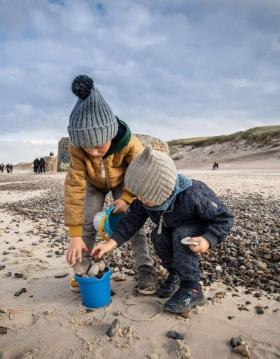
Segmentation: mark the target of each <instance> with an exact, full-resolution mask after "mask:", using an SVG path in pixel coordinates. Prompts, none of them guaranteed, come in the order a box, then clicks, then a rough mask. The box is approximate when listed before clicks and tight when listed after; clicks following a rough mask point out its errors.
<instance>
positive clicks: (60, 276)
mask: <svg viewBox="0 0 280 359" xmlns="http://www.w3.org/2000/svg"><path fill="white" fill-rule="evenodd" d="M68 275H69V273H58V274H55V276H54V277H55V278H65V277H67V276H68Z"/></svg>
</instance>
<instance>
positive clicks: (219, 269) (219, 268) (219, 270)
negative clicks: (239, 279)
mask: <svg viewBox="0 0 280 359" xmlns="http://www.w3.org/2000/svg"><path fill="white" fill-rule="evenodd" d="M215 269H216V271H217V272H221V271H222V270H223V269H222V266H220V265H219V264H217V265H216V267H215Z"/></svg>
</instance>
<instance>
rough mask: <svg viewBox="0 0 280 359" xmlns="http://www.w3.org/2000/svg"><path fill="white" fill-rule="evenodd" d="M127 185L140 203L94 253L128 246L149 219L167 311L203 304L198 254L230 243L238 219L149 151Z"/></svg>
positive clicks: (133, 168)
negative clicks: (162, 275)
mask: <svg viewBox="0 0 280 359" xmlns="http://www.w3.org/2000/svg"><path fill="white" fill-rule="evenodd" d="M125 187H126V188H127V190H129V191H130V192H132V193H135V194H136V195H137V196H138V199H135V200H134V201H133V202H132V204H131V205H130V207H129V209H128V211H127V212H126V215H125V217H124V218H123V219H122V220H121V221H120V223H119V224H118V226H117V228H116V229H115V231H114V233H113V234H112V236H111V239H110V240H109V241H107V242H106V243H104V244H98V245H97V246H95V247H94V248H93V250H92V252H91V254H92V255H94V256H95V257H97V259H101V258H102V257H103V256H104V255H105V254H107V253H110V252H111V251H113V250H114V249H115V248H117V247H119V246H121V245H122V244H124V243H125V242H127V241H128V240H129V239H130V238H131V237H132V236H133V235H134V233H135V232H136V231H137V230H138V229H139V228H141V227H142V226H143V225H144V223H145V222H146V220H147V219H148V218H150V219H151V220H152V222H153V223H155V224H156V228H154V229H153V231H152V233H151V240H152V243H153V245H154V247H155V251H156V253H157V255H158V256H159V257H160V259H161V261H162V265H163V266H164V268H165V269H166V270H167V271H168V277H167V279H165V280H164V281H163V282H161V283H160V285H159V287H158V290H157V294H158V296H159V297H161V298H164V297H170V296H171V298H170V299H169V300H167V302H165V304H164V306H163V308H164V310H166V311H168V312H171V313H177V314H180V313H184V312H187V311H188V310H190V309H191V308H193V307H195V306H197V305H202V304H204V303H205V298H204V295H203V292H202V289H201V287H200V284H199V280H200V270H199V254H200V253H205V252H207V251H208V249H209V248H213V247H214V246H216V245H218V244H220V243H222V242H223V241H224V240H225V238H226V237H227V235H228V234H229V233H230V229H231V227H232V225H233V215H232V214H231V213H230V211H229V210H228V209H227V208H226V206H225V205H224V204H223V203H222V202H221V200H220V199H219V198H218V197H217V196H216V194H215V193H214V192H213V191H212V190H211V189H210V188H209V187H208V186H207V185H206V184H205V183H203V182H201V181H197V180H192V179H191V178H189V177H187V176H184V175H182V174H177V170H176V167H175V164H174V162H173V161H172V159H171V158H170V157H169V156H168V155H166V154H163V153H161V152H159V151H154V150H152V149H151V148H150V147H147V148H145V150H144V152H143V153H142V154H140V155H139V156H138V157H137V158H136V159H135V160H134V161H132V162H131V164H130V166H129V167H128V169H127V171H126V175H125ZM182 240H183V242H182ZM177 285H178V286H179V289H178V290H177V291H176V287H177Z"/></svg>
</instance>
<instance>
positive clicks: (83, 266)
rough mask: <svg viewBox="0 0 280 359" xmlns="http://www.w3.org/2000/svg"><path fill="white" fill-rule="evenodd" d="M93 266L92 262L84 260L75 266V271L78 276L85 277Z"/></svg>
mask: <svg viewBox="0 0 280 359" xmlns="http://www.w3.org/2000/svg"><path fill="white" fill-rule="evenodd" d="M90 265H91V261H90V260H89V259H88V258H83V261H82V263H80V262H77V263H76V264H75V265H74V266H73V271H74V273H75V274H77V275H81V276H82V275H85V274H86V273H87V271H88V269H89V266H90Z"/></svg>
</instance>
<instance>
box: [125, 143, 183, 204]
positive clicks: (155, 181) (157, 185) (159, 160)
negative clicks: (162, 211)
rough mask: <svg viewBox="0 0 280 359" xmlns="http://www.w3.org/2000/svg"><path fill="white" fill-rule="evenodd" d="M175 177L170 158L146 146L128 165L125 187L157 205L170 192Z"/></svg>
mask: <svg viewBox="0 0 280 359" xmlns="http://www.w3.org/2000/svg"><path fill="white" fill-rule="evenodd" d="M176 177H177V170H176V167H175V164H174V162H173V161H172V159H171V158H170V157H169V156H168V155H166V154H164V153H162V152H159V151H155V150H152V148H151V147H150V146H148V147H146V148H145V149H144V151H143V152H142V153H141V154H140V155H139V156H137V157H136V158H135V159H134V160H133V161H132V162H131V164H130V165H129V167H128V169H127V171H126V175H125V187H126V188H127V189H128V190H129V191H130V192H132V193H134V194H135V195H137V196H141V197H143V198H145V199H148V200H151V201H153V202H154V204H155V205H156V206H159V205H161V204H162V203H163V202H164V201H166V200H167V198H168V197H169V196H170V195H171V194H172V192H173V190H174V187H175V184H176Z"/></svg>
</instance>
